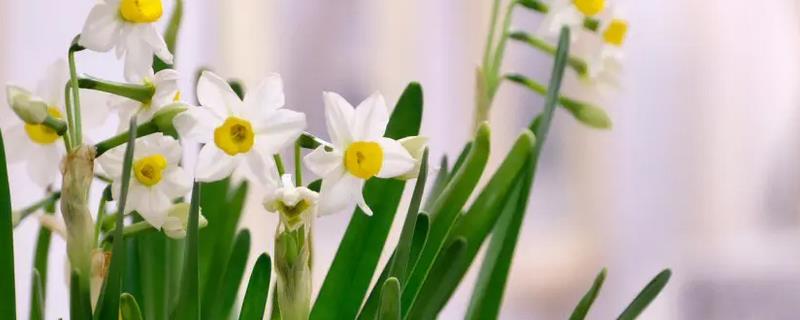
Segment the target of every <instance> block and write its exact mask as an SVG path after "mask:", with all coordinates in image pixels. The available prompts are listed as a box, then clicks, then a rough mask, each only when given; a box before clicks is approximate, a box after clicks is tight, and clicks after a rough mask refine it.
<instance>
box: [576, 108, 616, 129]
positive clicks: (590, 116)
mask: <svg viewBox="0 0 800 320" xmlns="http://www.w3.org/2000/svg"><path fill="white" fill-rule="evenodd" d="M572 114H573V115H574V116H575V119H578V121H580V122H581V123H583V124H585V125H587V126H590V127H592V128H597V129H610V128H611V119H610V118H609V117H608V114H606V112H605V110H603V109H601V108H598V107H595V106H593V105H589V104H581V105H579V106H578V107H577V108H574V109H573V111H572Z"/></svg>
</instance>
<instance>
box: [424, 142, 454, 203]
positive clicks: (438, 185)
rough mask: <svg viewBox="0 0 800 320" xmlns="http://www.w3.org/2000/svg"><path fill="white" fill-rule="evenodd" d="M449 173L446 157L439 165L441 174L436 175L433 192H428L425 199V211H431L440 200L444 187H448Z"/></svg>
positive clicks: (432, 187)
mask: <svg viewBox="0 0 800 320" xmlns="http://www.w3.org/2000/svg"><path fill="white" fill-rule="evenodd" d="M449 172H450V171H449V170H448V166H447V156H446V155H445V156H443V157H442V160H441V162H440V163H439V172H437V173H436V178H434V180H433V185H432V186H431V191H429V192H428V195H427V197H426V198H425V205H423V206H422V208H423V209H424V210H425V211H429V210H430V209H431V206H433V202H434V201H435V200H436V199H437V198H439V195H440V194H441V193H442V191H443V190H444V187H445V186H446V185H447V180H448V179H447V178H448V176H449Z"/></svg>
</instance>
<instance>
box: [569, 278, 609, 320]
mask: <svg viewBox="0 0 800 320" xmlns="http://www.w3.org/2000/svg"><path fill="white" fill-rule="evenodd" d="M605 280H606V268H603V270H601V271H600V273H598V274H597V277H596V278H594V283H592V287H591V288H589V291H588V292H586V294H585V295H584V296H583V298H581V301H580V302H578V305H577V306H575V310H573V311H572V314H571V315H570V316H569V320H583V319H586V315H587V314H588V313H589V308H591V307H592V304H593V303H594V300H595V299H597V295H598V294H599V293H600V288H602V287H603V282H604V281H605Z"/></svg>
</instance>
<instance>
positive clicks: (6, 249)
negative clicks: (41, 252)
mask: <svg viewBox="0 0 800 320" xmlns="http://www.w3.org/2000/svg"><path fill="white" fill-rule="evenodd" d="M5 150H6V149H5V146H4V142H3V135H2V133H0V279H3V280H2V281H0V297H3V299H0V300H2V301H0V319H16V318H17V302H16V301H17V300H16V296H15V293H14V290H15V289H14V234H13V232H14V227H13V226H12V222H11V220H12V217H11V192H10V191H9V189H8V168H7V167H6V151H5Z"/></svg>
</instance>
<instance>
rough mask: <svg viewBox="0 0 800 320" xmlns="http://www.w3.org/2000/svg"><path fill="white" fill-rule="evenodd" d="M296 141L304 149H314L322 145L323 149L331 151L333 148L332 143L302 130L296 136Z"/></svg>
mask: <svg viewBox="0 0 800 320" xmlns="http://www.w3.org/2000/svg"><path fill="white" fill-rule="evenodd" d="M297 143H298V144H300V146H301V147H303V148H306V149H316V148H317V147H319V146H324V147H325V150H327V151H331V150H333V145H331V143H330V142H327V141H325V140H322V139H320V138H319V137H317V136H315V135H313V134H311V133H308V132H303V134H301V135H300V137H299V138H297Z"/></svg>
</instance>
